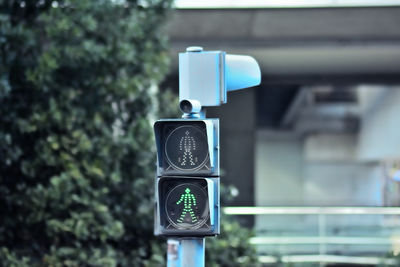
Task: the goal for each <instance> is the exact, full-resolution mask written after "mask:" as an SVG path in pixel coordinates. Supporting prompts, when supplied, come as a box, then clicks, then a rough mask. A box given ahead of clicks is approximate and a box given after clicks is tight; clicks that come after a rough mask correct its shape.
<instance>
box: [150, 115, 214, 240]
mask: <svg viewBox="0 0 400 267" xmlns="http://www.w3.org/2000/svg"><path fill="white" fill-rule="evenodd" d="M154 133H155V137H156V146H157V178H156V186H155V199H156V209H155V213H156V214H155V227H154V229H155V230H154V232H155V234H156V235H164V236H211V235H217V234H219V228H220V227H219V213H220V203H219V121H218V119H165V120H159V121H157V122H156V123H155V124H154Z"/></svg>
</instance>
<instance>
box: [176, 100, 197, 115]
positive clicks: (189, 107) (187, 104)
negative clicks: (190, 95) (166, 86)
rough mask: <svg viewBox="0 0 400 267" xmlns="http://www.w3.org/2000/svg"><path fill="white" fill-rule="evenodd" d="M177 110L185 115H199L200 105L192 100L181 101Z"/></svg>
mask: <svg viewBox="0 0 400 267" xmlns="http://www.w3.org/2000/svg"><path fill="white" fill-rule="evenodd" d="M179 108H180V109H181V111H182V112H183V113H185V114H190V113H199V112H200V111H201V103H200V101H197V100H193V99H183V100H181V102H180V103H179Z"/></svg>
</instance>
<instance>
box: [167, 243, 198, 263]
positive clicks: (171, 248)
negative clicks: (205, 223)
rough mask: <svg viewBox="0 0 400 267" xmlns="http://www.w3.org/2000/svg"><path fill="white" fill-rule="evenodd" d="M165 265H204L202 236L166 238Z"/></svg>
mask: <svg viewBox="0 0 400 267" xmlns="http://www.w3.org/2000/svg"><path fill="white" fill-rule="evenodd" d="M167 251H168V252H167V267H185V266H191V267H204V238H203V237H197V238H196V237H192V238H176V239H168V250H167Z"/></svg>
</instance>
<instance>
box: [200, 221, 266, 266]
mask: <svg viewBox="0 0 400 267" xmlns="http://www.w3.org/2000/svg"><path fill="white" fill-rule="evenodd" d="M251 236H252V233H251V232H250V231H249V230H248V229H246V228H244V227H242V226H240V225H239V224H238V223H237V222H235V221H234V220H232V218H231V217H226V216H222V218H221V235H220V236H218V237H217V238H208V239H207V240H206V266H226V267H235V266H260V264H259V263H258V260H257V255H256V251H255V248H254V247H253V246H252V245H251V244H250V243H249V238H250V237H251Z"/></svg>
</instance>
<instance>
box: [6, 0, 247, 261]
mask: <svg viewBox="0 0 400 267" xmlns="http://www.w3.org/2000/svg"><path fill="white" fill-rule="evenodd" d="M170 2H171V1H170V0H143V1H130V0H115V1H114V0H60V1H50V0H42V1H20V0H13V1H6V0H0V61H1V62H0V218H1V221H0V262H1V264H2V266H18V267H20V266H33V267H35V266H54V267H58V266H71V267H72V266H160V265H165V252H166V248H165V240H162V239H160V238H155V237H154V235H153V192H152V189H153V187H154V185H153V183H154V172H155V169H154V162H155V151H154V140H153V133H152V126H151V125H150V121H151V120H153V119H154V118H155V116H158V115H160V114H164V117H168V116H169V115H171V114H173V113H174V112H176V111H175V110H173V108H171V104H170V103H171V101H175V103H176V105H175V106H177V100H176V97H174V96H173V95H172V94H171V93H163V95H162V96H160V95H158V93H157V90H155V89H153V88H155V86H156V85H157V84H158V83H159V82H160V81H161V79H162V78H163V76H164V75H165V73H166V71H167V67H168V57H167V42H166V39H165V35H164V33H163V29H162V25H163V24H164V22H165V20H166V16H167V14H168V9H169V7H170V4H171V3H170ZM222 232H223V233H224V234H223V235H222V236H221V238H218V239H215V240H212V239H208V240H207V256H208V259H207V260H208V261H209V262H210V261H211V262H213V264H218V265H221V266H235V264H236V265H238V264H240V263H242V264H247V263H250V262H252V261H253V260H254V255H255V254H254V251H253V250H252V249H251V248H250V246H248V243H247V239H248V237H249V236H250V232H248V231H247V230H244V229H241V228H239V226H238V225H237V224H234V223H228V222H224V223H223V226H222ZM209 240H210V241H209ZM208 241H209V242H208ZM225 250H229V251H225ZM230 263H232V264H230ZM210 264H211V263H210ZM247 266H251V264H250V265H249V264H247Z"/></svg>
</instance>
